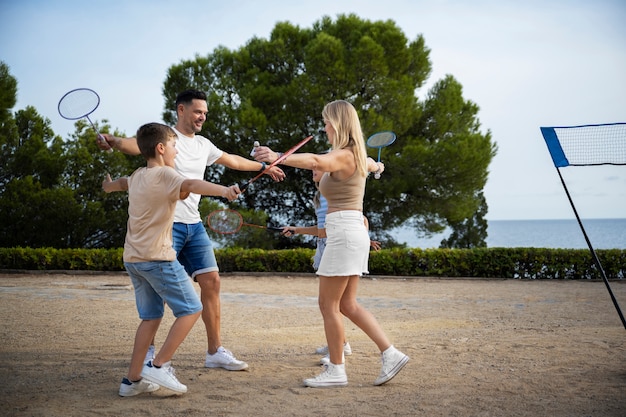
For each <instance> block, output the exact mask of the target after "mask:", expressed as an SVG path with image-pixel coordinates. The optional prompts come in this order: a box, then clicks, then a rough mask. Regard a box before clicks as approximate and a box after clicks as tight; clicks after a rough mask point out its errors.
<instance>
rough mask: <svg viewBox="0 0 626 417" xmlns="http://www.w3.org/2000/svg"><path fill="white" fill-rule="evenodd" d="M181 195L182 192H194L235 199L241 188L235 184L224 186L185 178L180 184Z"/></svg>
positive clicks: (229, 199) (230, 199)
mask: <svg viewBox="0 0 626 417" xmlns="http://www.w3.org/2000/svg"><path fill="white" fill-rule="evenodd" d="M180 191H181V196H182V195H183V194H184V193H189V192H191V193H194V194H200V195H210V196H215V197H224V198H225V199H227V200H228V201H233V200H234V199H236V198H237V197H238V196H239V194H241V190H240V189H239V186H238V185H237V184H235V185H231V186H230V187H225V186H223V185H219V184H214V183H212V182H208V181H203V180H193V179H186V180H185V181H183V183H182V184H181V186H180Z"/></svg>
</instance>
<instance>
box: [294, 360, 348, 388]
mask: <svg viewBox="0 0 626 417" xmlns="http://www.w3.org/2000/svg"><path fill="white" fill-rule="evenodd" d="M303 382H304V386H305V387H311V388H325V387H345V386H346V385H348V376H347V375H346V365H345V364H341V365H335V364H334V363H329V364H328V365H324V370H323V371H322V373H321V374H319V375H318V376H316V377H314V378H307V379H305V380H304V381H303Z"/></svg>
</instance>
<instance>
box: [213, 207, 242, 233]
mask: <svg viewBox="0 0 626 417" xmlns="http://www.w3.org/2000/svg"><path fill="white" fill-rule="evenodd" d="M206 223H207V226H209V229H211V230H213V231H214V232H216V233H220V234H223V235H232V234H233V233H237V232H238V231H239V230H240V229H241V226H243V217H242V216H241V214H240V213H239V212H238V211H235V210H232V209H223V210H215V211H212V212H211V213H209V215H208V216H207V218H206Z"/></svg>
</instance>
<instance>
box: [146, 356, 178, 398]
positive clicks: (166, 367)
mask: <svg viewBox="0 0 626 417" xmlns="http://www.w3.org/2000/svg"><path fill="white" fill-rule="evenodd" d="M141 376H142V377H143V378H145V379H147V380H148V381H150V382H154V383H155V384H159V385H160V386H162V387H165V388H167V389H170V390H172V391H174V392H178V393H180V394H183V393H185V392H187V386H186V385H184V384H181V383H180V382H178V379H176V374H175V372H174V368H173V367H172V363H171V362H165V363H164V364H163V365H161V367H159V368H157V367H156V366H154V365H153V364H152V361H150V362H148V363H147V364H145V365H144V366H143V370H142V371H141Z"/></svg>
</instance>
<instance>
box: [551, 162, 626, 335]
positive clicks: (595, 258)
mask: <svg viewBox="0 0 626 417" xmlns="http://www.w3.org/2000/svg"><path fill="white" fill-rule="evenodd" d="M555 165H556V164H555ZM556 172H557V173H558V174H559V179H560V180H561V184H562V185H563V189H564V190H565V194H566V195H567V199H568V200H569V203H570V205H571V206H572V210H573V211H574V215H575V216H576V221H578V226H580V230H581V231H582V232H583V237H584V238H585V242H587V247H588V248H589V252H591V257H592V258H593V262H594V263H595V264H596V267H597V268H598V271H599V272H600V275H601V277H602V281H604V285H605V286H606V289H607V290H608V291H609V295H610V296H611V301H613V305H614V306H615V309H616V310H617V314H618V315H619V318H620V320H621V321H622V325H623V326H624V329H626V319H624V314H622V309H621V308H620V306H619V303H618V302H617V299H616V298H615V295H614V294H613V290H612V289H611V284H609V280H608V278H607V276H606V273H605V272H604V268H603V267H602V263H601V262H600V259H599V258H598V255H597V254H596V251H595V250H594V249H593V245H592V244H591V241H590V240H589V237H588V236H587V231H586V230H585V227H584V226H583V223H582V221H581V220H580V216H579V215H578V210H576V206H575V205H574V201H573V200H572V197H571V196H570V193H569V190H568V189H567V186H566V185H565V180H564V179H563V176H562V175H561V171H560V170H559V167H556Z"/></svg>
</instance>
